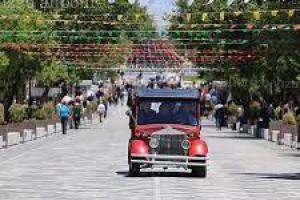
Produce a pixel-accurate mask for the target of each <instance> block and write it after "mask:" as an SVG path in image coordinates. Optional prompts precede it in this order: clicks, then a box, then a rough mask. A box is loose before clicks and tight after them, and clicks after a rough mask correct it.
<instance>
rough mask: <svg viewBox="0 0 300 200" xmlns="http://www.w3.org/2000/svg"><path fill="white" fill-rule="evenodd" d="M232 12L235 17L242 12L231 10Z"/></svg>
mask: <svg viewBox="0 0 300 200" xmlns="http://www.w3.org/2000/svg"><path fill="white" fill-rule="evenodd" d="M233 14H234V15H235V16H236V17H237V16H240V15H241V14H242V12H241V11H235V12H233Z"/></svg>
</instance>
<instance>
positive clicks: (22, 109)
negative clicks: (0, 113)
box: [8, 104, 27, 122]
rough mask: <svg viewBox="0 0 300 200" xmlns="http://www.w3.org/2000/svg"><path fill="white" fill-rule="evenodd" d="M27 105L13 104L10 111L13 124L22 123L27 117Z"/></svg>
mask: <svg viewBox="0 0 300 200" xmlns="http://www.w3.org/2000/svg"><path fill="white" fill-rule="evenodd" d="M26 107H27V106H26V105H22V104H12V105H11V106H10V107H9V109H8V111H9V114H10V119H11V121H13V122H22V121H23V120H24V118H25V116H26Z"/></svg>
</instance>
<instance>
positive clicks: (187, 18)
mask: <svg viewBox="0 0 300 200" xmlns="http://www.w3.org/2000/svg"><path fill="white" fill-rule="evenodd" d="M191 19H192V13H187V14H186V21H187V22H188V23H190V22H191Z"/></svg>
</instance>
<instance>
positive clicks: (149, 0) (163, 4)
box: [139, 0, 175, 28]
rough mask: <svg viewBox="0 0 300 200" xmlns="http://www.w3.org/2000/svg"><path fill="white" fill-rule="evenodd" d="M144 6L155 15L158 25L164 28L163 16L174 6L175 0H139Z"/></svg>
mask: <svg viewBox="0 0 300 200" xmlns="http://www.w3.org/2000/svg"><path fill="white" fill-rule="evenodd" d="M139 2H140V3H141V5H142V6H146V7H147V10H148V11H149V13H150V14H151V15H153V16H154V17H155V20H156V22H157V25H158V26H159V27H160V28H164V25H165V23H164V20H163V17H164V16H165V13H170V12H171V11H172V9H173V8H174V3H175V0H139Z"/></svg>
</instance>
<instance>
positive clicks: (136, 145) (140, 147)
mask: <svg viewBox="0 0 300 200" xmlns="http://www.w3.org/2000/svg"><path fill="white" fill-rule="evenodd" d="M129 152H130V155H131V154H148V153H149V146H148V145H147V144H146V142H145V141H143V140H132V141H131V143H130V147H129Z"/></svg>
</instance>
